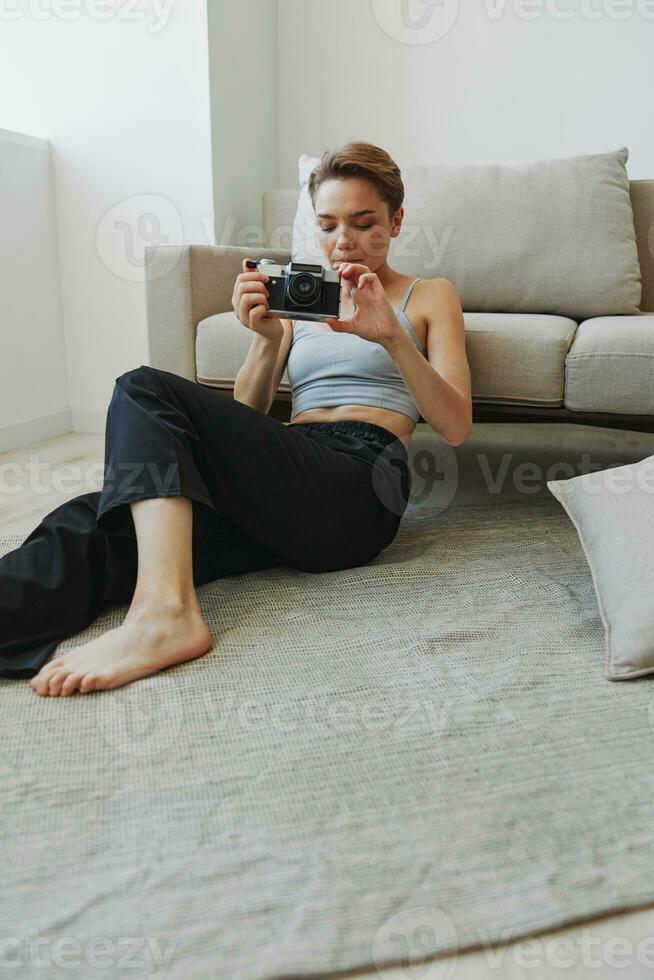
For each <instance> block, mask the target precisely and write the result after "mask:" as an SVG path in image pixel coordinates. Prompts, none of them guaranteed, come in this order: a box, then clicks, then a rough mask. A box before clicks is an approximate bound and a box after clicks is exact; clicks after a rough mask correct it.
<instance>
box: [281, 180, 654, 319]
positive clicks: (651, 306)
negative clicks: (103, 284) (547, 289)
mask: <svg viewBox="0 0 654 980" xmlns="http://www.w3.org/2000/svg"><path fill="white" fill-rule="evenodd" d="M629 193H630V198H631V205H632V209H633V214H634V226H635V231H636V244H637V248H638V260H639V263H640V271H641V277H642V298H641V303H640V309H641V310H642V311H643V312H654V180H631V181H629ZM299 194H300V191H299V189H288V188H283V189H279V190H270V191H265V192H264V194H263V202H262V204H263V208H262V210H263V233H264V241H265V246H266V247H267V248H275V249H282V250H287V251H289V252H290V250H291V245H292V235H293V222H294V218H295V213H296V210H297V205H298V199H299ZM531 312H539V311H538V310H533V311H531Z"/></svg>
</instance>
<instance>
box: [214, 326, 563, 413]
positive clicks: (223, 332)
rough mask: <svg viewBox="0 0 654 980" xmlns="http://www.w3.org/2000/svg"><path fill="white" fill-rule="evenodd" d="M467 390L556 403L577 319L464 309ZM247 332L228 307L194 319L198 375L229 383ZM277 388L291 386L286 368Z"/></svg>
mask: <svg viewBox="0 0 654 980" xmlns="http://www.w3.org/2000/svg"><path fill="white" fill-rule="evenodd" d="M464 321H465V327H466V353H467V356H468V361H469V363H470V372H471V376H472V394H473V397H474V398H475V399H476V400H478V401H490V402H505V403H511V404H517V405H523V404H524V405H561V403H562V399H563V367H564V363H565V355H566V352H567V350H568V348H569V346H570V342H571V340H572V337H573V336H574V331H575V327H576V323H575V321H574V320H568V319H566V318H565V317H558V316H545V315H538V314H534V315H531V316H528V315H527V314H520V313H465V314H464ZM251 339H252V337H251V334H250V333H249V331H248V330H247V329H246V328H245V327H244V326H243V325H242V324H241V323H240V322H239V320H238V319H237V317H236V315H235V314H234V312H233V311H230V312H227V313H216V314H214V315H213V316H208V317H206V318H205V319H204V320H201V321H200V322H199V323H198V330H197V337H196V345H195V349H196V364H197V380H198V381H200V382H201V383H203V384H209V385H214V386H216V387H219V388H232V387H233V385H234V378H235V377H236V374H237V372H238V370H239V368H240V367H241V365H242V364H243V361H244V360H245V358H246V356H247V352H248V349H249V347H250V342H251ZM280 390H282V391H287V392H290V390H291V387H290V383H289V380H288V374H287V372H286V369H284V373H283V375H282V380H281V382H280Z"/></svg>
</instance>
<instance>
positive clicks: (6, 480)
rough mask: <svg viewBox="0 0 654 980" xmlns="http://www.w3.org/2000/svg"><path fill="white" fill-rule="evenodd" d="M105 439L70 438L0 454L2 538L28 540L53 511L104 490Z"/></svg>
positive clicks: (79, 434) (79, 435)
mask: <svg viewBox="0 0 654 980" xmlns="http://www.w3.org/2000/svg"><path fill="white" fill-rule="evenodd" d="M103 463H104V436H103V435H96V434H95V433H86V432H69V433H67V434H66V435H63V436H57V437H56V438H54V439H46V440H45V441H44V442H36V443H33V444H32V445H31V446H25V447H24V448H22V449H15V450H13V451H11V452H8V453H0V490H1V492H0V534H29V532H30V531H32V530H33V529H34V528H35V527H36V525H37V524H39V523H40V521H41V520H42V519H43V518H44V517H45V515H46V514H49V513H50V511H51V510H54V508H55V507H58V506H59V505H60V504H63V503H64V502H65V501H66V500H70V499H71V498H72V497H77V496H78V495H79V494H81V493H87V492H88V491H90V490H100V489H101V487H102V467H103Z"/></svg>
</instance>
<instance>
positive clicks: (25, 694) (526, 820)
mask: <svg viewBox="0 0 654 980" xmlns="http://www.w3.org/2000/svg"><path fill="white" fill-rule="evenodd" d="M21 540H22V538H17V537H14V538H9V537H5V538H4V539H2V540H0V554H4V553H6V552H7V551H8V550H10V549H11V548H14V547H17V546H18V545H19V544H20V542H21ZM198 594H199V598H200V602H201V605H202V608H203V611H204V614H205V616H206V618H207V621H208V623H209V625H210V627H211V629H212V632H213V634H214V637H215V639H216V643H215V646H214V648H213V650H212V651H211V652H210V653H209V654H207V655H206V656H205V657H202V658H200V659H198V660H195V661H193V662H191V663H188V664H183V665H180V666H178V667H174V668H171V669H169V670H167V671H164V672H162V673H160V674H158V675H155V676H153V677H149V678H146V679H144V680H140V681H138V682H135V683H133V684H131V685H128V686H126V687H122V688H117V689H116V690H114V691H108V692H98V693H95V694H90V695H74V696H72V697H69V698H40V697H38V696H37V695H36V694H34V692H33V691H32V690H31V688H30V687H29V683H28V682H27V681H10V680H0V697H1V699H2V729H3V730H2V745H1V749H0V753H1V759H2V762H1V766H0V797H1V800H2V821H1V823H0V855H1V856H2V857H1V859H0V860H1V862H2V867H1V872H2V880H3V896H4V897H3V900H2V906H1V909H0V911H1V915H0V923H1V926H0V940H1V941H2V944H3V950H5V952H4V954H3V955H4V956H5V957H8V958H9V959H10V960H11V961H12V962H15V963H17V964H20V969H15V970H14V973H15V975H20V976H21V977H37V976H38V977H42V976H44V975H47V976H48V977H49V978H51V977H59V976H62V977H63V976H65V977H80V978H85V980H86V978H87V977H88V976H89V975H95V972H96V969H97V968H99V967H102V968H104V970H105V975H107V976H112V977H113V976H122V975H128V976H139V977H140V976H143V977H145V976H148V977H164V976H165V977H166V978H170V980H189V978H195V977H202V978H205V977H206V978H212V980H213V978H226V980H263V978H266V980H272V978H280V977H293V976H313V975H318V974H321V973H327V974H329V973H330V972H336V971H340V970H346V969H350V968H357V967H370V966H371V965H373V966H374V965H377V966H381V965H382V964H387V963H394V962H397V961H399V960H400V958H401V957H404V960H405V962H407V961H409V960H411V959H412V958H413V957H415V958H416V959H420V958H421V957H424V956H426V955H429V954H435V953H441V952H442V953H444V952H453V951H455V950H457V949H458V950H463V949H466V948H469V947H472V946H478V945H479V944H481V943H490V942H493V941H508V940H510V939H513V938H517V937H519V936H524V935H527V934H529V933H531V932H534V931H538V930H542V929H546V928H551V927H554V926H557V925H560V924H564V923H568V922H572V921H575V920H579V919H583V918H587V917H590V916H592V915H596V914H600V913H602V912H606V911H609V910H615V909H621V908H632V907H635V906H638V905H644V904H647V903H649V902H652V901H654V766H653V764H652V754H651V751H650V746H651V744H652V731H653V728H652V725H653V724H654V687H653V686H652V685H651V679H650V678H649V677H644V678H639V679H637V680H634V681H631V682H624V683H620V684H616V683H612V682H611V681H607V680H606V679H605V677H604V671H603V664H602V660H603V629H602V624H601V621H600V617H599V611H598V608H597V603H596V600H595V595H594V592H593V587H592V581H591V576H590V572H589V569H588V566H587V563H586V560H585V558H584V555H583V551H582V548H581V545H580V543H579V540H578V538H577V535H576V533H575V531H574V528H573V527H572V525H571V523H570V521H569V520H568V518H567V516H566V515H565V513H564V512H563V510H562V508H561V507H560V505H559V504H558V503H557V502H556V501H555V500H554V499H553V498H551V497H549V496H548V497H545V498H542V499H529V500H520V499H519V500H506V501H503V502H501V503H498V502H497V501H495V502H494V503H493V504H492V505H491V504H490V503H489V502H484V501H481V502H478V503H476V504H472V505H468V506H459V507H449V508H447V509H446V510H443V511H442V512H435V511H434V509H433V508H432V509H429V508H428V507H426V506H424V505H422V506H420V507H418V506H412V505H410V506H409V509H408V510H407V512H406V514H405V516H404V519H403V522H402V525H401V527H400V530H399V532H398V535H397V537H396V539H395V541H394V542H393V544H392V545H391V546H390V548H388V549H387V550H386V551H385V552H383V553H382V554H381V555H380V556H379V557H378V558H377V559H376V560H375V561H374V562H373V563H371V564H370V565H368V566H366V567H362V568H356V569H351V570H346V571H339V572H334V573H329V574H313V575H312V574H305V573H300V572H297V571H295V570H294V569H291V568H287V567H284V566H280V567H278V568H273V569H268V570H265V571H262V572H258V573H251V574H248V575H244V576H235V577H232V578H229V579H222V580H220V581H217V582H214V583H211V584H209V585H205V586H203V587H201V588H200V589H198ZM126 609H127V607H126V606H115V607H111V609H110V610H108V611H107V613H106V614H104V615H103V616H102V617H101V618H100V619H98V620H96V622H95V623H94V624H92V626H90V627H89V628H88V629H87V630H85V631H84V632H83V633H79V634H77V636H76V637H71V638H69V639H67V640H66V641H65V642H64V643H62V644H60V646H59V650H58V652H63V651H64V650H66V649H69V648H71V647H73V646H76V645H78V644H79V643H80V642H82V641H85V640H87V639H90V638H91V637H93V636H96V635H98V634H100V633H101V632H104V631H105V630H106V629H107V628H109V627H111V626H115V625H118V624H119V623H120V622H121V620H122V618H123V616H124V614H125V612H126Z"/></svg>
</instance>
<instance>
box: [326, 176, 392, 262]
mask: <svg viewBox="0 0 654 980" xmlns="http://www.w3.org/2000/svg"><path fill="white" fill-rule="evenodd" d="M314 211H315V214H316V240H317V241H318V243H319V244H320V246H321V248H322V250H323V252H324V253H325V256H326V258H327V259H328V262H329V265H330V266H332V267H335V266H337V265H338V264H339V263H340V262H361V263H363V265H367V266H368V268H369V269H370V270H371V272H375V270H376V269H378V268H379V267H380V266H382V265H383V264H384V263H385V261H386V257H387V255H388V247H389V244H390V240H391V238H396V237H397V235H398V234H399V232H400V226H401V224H402V217H403V215H404V208H399V209H398V210H397V212H396V213H395V215H394V217H393V220H391V219H390V218H389V215H388V205H387V204H386V201H384V200H383V199H382V198H381V197H380V196H379V193H378V191H377V188H376V187H375V186H374V184H371V183H370V181H368V180H366V179H365V178H364V177H347V178H331V179H330V180H325V181H323V183H322V184H321V185H320V186H319V188H318V190H317V191H316V196H315V199H314ZM358 212H364V213H358Z"/></svg>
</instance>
